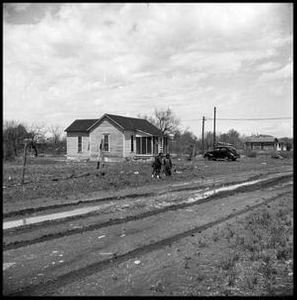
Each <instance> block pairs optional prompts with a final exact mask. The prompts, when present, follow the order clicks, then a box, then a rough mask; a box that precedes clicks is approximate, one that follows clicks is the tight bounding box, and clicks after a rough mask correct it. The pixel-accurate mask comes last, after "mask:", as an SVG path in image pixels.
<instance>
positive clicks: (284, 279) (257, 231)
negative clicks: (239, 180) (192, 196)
mask: <svg viewBox="0 0 297 300" xmlns="http://www.w3.org/2000/svg"><path fill="white" fill-rule="evenodd" d="M198 249H199V257H200V260H201V258H202V257H203V256H205V257H208V267H209V268H210V269H211V273H208V272H203V271H202V273H201V271H199V270H198V269H197V274H199V275H198V277H197V279H198V281H205V282H206V286H208V289H206V290H205V291H201V290H197V289H195V288H194V287H193V289H192V290H191V292H190V294H192V295H212V296H214V295H219V296H235V295H237V296H243V295H244V296H268V295H269V296H279V295H292V291H293V201H292V198H291V196H285V197H282V198H280V199H279V200H276V201H274V202H271V203H270V204H269V205H266V206H264V207H261V208H258V209H257V210H256V211H254V212H252V213H248V214H247V215H246V216H244V217H241V218H239V219H237V220H233V221H232V222H229V223H227V224H225V225H224V226H222V227H220V228H213V229H211V230H209V232H208V233H205V237H204V238H203V239H201V240H200V241H199V244H198ZM210 257H211V260H209V258H210ZM196 260H197V256H196V257H195V256H193V257H191V260H190V262H191V264H192V265H196V264H195V261H196ZM206 260H207V258H206ZM201 293H202V294H201ZM177 294H180V293H177Z"/></svg>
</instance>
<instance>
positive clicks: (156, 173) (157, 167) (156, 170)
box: [152, 153, 162, 178]
mask: <svg viewBox="0 0 297 300" xmlns="http://www.w3.org/2000/svg"><path fill="white" fill-rule="evenodd" d="M152 167H153V173H152V178H160V172H161V167H162V153H159V154H158V155H157V156H156V157H155V161H154V162H153V163H152Z"/></svg>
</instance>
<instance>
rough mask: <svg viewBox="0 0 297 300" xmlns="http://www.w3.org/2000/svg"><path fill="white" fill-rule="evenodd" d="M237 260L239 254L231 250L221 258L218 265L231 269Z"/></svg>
mask: <svg viewBox="0 0 297 300" xmlns="http://www.w3.org/2000/svg"><path fill="white" fill-rule="evenodd" d="M238 260H239V255H238V254H237V253H236V252H231V253H230V254H229V255H227V256H225V257H223V258H222V260H221V261H220V263H219V266H220V267H221V268H222V269H224V270H231V269H233V268H234V267H235V263H236V262H237V261H238Z"/></svg>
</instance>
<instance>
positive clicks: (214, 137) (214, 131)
mask: <svg viewBox="0 0 297 300" xmlns="http://www.w3.org/2000/svg"><path fill="white" fill-rule="evenodd" d="M215 146H216V107H214V110H213V149H214V148H215Z"/></svg>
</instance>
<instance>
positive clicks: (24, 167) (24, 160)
mask: <svg viewBox="0 0 297 300" xmlns="http://www.w3.org/2000/svg"><path fill="white" fill-rule="evenodd" d="M24 141H25V145H24V158H23V173H22V181H21V183H22V184H24V181H25V170H26V160H27V147H28V140H27V139H25V140H24Z"/></svg>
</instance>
